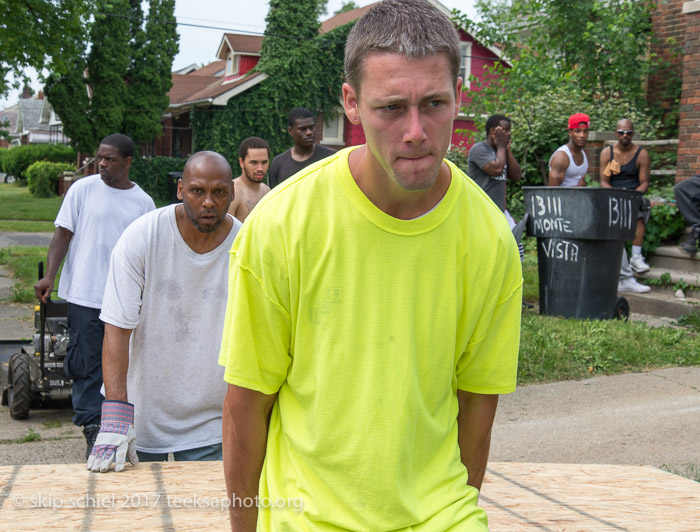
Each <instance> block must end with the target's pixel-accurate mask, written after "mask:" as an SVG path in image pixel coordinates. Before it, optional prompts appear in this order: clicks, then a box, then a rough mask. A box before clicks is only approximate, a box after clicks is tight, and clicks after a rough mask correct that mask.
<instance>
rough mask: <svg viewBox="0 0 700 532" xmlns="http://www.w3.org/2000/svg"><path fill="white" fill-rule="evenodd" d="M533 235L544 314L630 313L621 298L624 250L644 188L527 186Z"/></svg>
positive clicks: (603, 315) (594, 316) (607, 315)
mask: <svg viewBox="0 0 700 532" xmlns="http://www.w3.org/2000/svg"><path fill="white" fill-rule="evenodd" d="M523 193H524V200H525V211H526V212H527V213H528V214H529V215H530V217H529V220H528V222H527V232H528V235H530V236H534V237H537V261H538V270H539V280H540V314H545V315H550V316H564V317H567V318H578V319H586V318H590V319H610V318H615V317H620V314H629V307H628V306H627V307H626V310H625V306H626V305H627V302H626V300H624V299H621V300H620V301H618V298H617V284H618V281H619V277H620V264H621V262H622V249H623V245H624V242H625V240H632V239H633V238H634V233H635V229H636V227H637V213H638V211H639V205H640V202H641V199H642V193H641V192H636V191H630V190H617V189H609V188H584V187H572V188H568V187H523Z"/></svg>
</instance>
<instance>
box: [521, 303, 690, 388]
mask: <svg viewBox="0 0 700 532" xmlns="http://www.w3.org/2000/svg"><path fill="white" fill-rule="evenodd" d="M699 332H700V331H699V329H697V328H694V327H687V328H678V329H676V328H671V327H649V326H648V325H646V324H645V323H641V322H631V321H621V320H601V321H597V320H575V319H565V318H557V317H551V316H540V315H539V314H537V313H535V312H534V311H528V312H524V313H523V318H522V326H521V337H520V357H519V361H518V382H519V383H520V384H531V383H536V382H550V381H562V380H570V379H583V378H586V377H591V376H594V375H613V374H617V373H628V372H633V371H647V370H650V369H655V368H664V367H676V366H700V338H698V334H699Z"/></svg>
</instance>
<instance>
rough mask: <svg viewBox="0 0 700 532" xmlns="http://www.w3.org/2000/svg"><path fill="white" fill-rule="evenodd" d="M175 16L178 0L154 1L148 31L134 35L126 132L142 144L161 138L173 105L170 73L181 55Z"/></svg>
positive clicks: (147, 25)
mask: <svg viewBox="0 0 700 532" xmlns="http://www.w3.org/2000/svg"><path fill="white" fill-rule="evenodd" d="M174 13H175V0H160V1H155V2H151V9H150V12H149V17H148V21H147V22H146V27H145V30H141V29H140V27H139V31H138V32H137V34H136V35H135V36H134V54H133V57H132V63H131V67H130V68H129V72H128V74H127V82H128V91H127V109H128V110H129V111H128V112H127V113H126V114H125V115H124V131H125V132H126V134H127V135H129V136H130V137H131V138H132V139H133V140H134V142H136V144H139V145H141V144H143V143H145V142H147V141H149V140H151V139H153V138H155V137H157V136H158V135H160V133H161V131H162V130H161V125H160V117H161V115H162V113H163V111H164V110H165V109H167V107H168V105H169V104H170V100H169V99H168V91H169V90H170V87H172V75H171V72H170V71H171V68H172V62H173V58H174V57H175V56H176V55H177V52H178V44H177V41H178V36H177V31H176V21H175V15H174Z"/></svg>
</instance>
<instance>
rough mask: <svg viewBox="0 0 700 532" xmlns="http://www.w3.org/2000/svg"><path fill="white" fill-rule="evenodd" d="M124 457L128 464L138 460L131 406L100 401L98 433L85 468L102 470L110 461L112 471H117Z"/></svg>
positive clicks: (104, 470) (106, 467) (123, 462)
mask: <svg viewBox="0 0 700 532" xmlns="http://www.w3.org/2000/svg"><path fill="white" fill-rule="evenodd" d="M127 457H128V459H129V462H131V465H136V464H138V463H139V458H138V456H137V455H136V431H135V430H134V405H132V404H131V403H124V402H122V401H103V402H102V422H101V423H100V433H99V434H98V435H97V439H96V440H95V445H94V446H93V448H92V453H90V457H89V458H88V462H87V468H88V469H89V470H90V471H99V472H100V473H104V472H106V471H108V470H109V466H110V464H111V463H112V462H114V470H115V471H117V472H119V471H122V470H123V469H124V467H125V460H126V458H127Z"/></svg>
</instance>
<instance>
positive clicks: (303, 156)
mask: <svg viewBox="0 0 700 532" xmlns="http://www.w3.org/2000/svg"><path fill="white" fill-rule="evenodd" d="M287 131H288V132H289V134H290V136H291V137H292V140H294V146H292V147H291V148H289V149H288V150H287V151H285V152H284V153H281V154H280V155H278V156H277V157H275V158H274V159H273V161H272V165H271V166H270V174H269V176H268V184H269V185H270V188H274V187H276V186H277V185H279V184H280V183H281V182H282V181H284V180H285V179H287V178H288V177H291V176H293V175H294V174H296V173H297V172H298V171H299V170H302V169H303V168H306V167H307V166H309V165H310V164H311V163H315V162H316V161H320V160H321V159H325V158H326V157H328V156H329V155H331V154H333V153H335V150H332V149H331V148H326V147H325V146H321V145H320V144H314V134H315V133H316V124H315V122H314V115H313V114H312V113H311V111H309V110H308V109H305V108H304V107H298V108H296V109H294V110H293V111H292V112H291V113H289V126H288V127H287Z"/></svg>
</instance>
